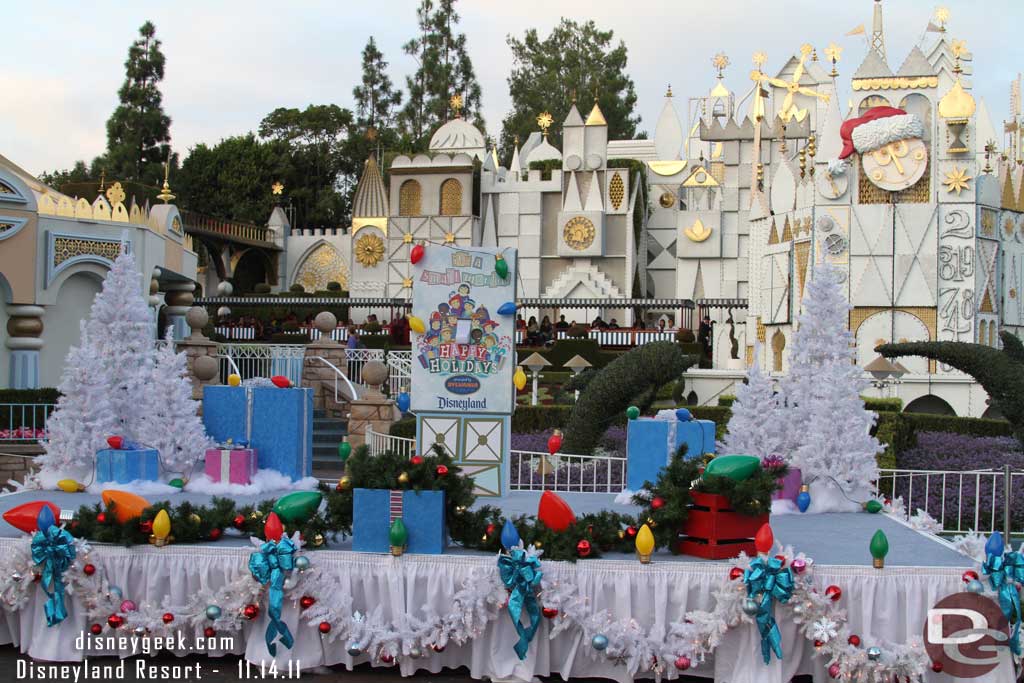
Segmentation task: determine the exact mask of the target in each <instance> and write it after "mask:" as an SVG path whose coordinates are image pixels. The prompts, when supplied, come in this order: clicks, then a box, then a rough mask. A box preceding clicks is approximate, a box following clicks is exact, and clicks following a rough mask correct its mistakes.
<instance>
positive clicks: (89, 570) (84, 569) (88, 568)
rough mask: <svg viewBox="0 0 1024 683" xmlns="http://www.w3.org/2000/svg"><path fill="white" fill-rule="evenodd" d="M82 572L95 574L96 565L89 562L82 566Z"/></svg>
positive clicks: (90, 574)
mask: <svg viewBox="0 0 1024 683" xmlns="http://www.w3.org/2000/svg"><path fill="white" fill-rule="evenodd" d="M82 572H83V573H84V574H85V575H86V576H92V575H93V574H95V573H96V565H93V564H87V565H85V566H84V567H82Z"/></svg>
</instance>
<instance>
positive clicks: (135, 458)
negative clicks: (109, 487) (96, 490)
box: [96, 448, 160, 484]
mask: <svg viewBox="0 0 1024 683" xmlns="http://www.w3.org/2000/svg"><path fill="white" fill-rule="evenodd" d="M136 479H143V480H145V481H157V480H158V479H160V457H159V455H158V454H157V451H156V449H155V448H126V449H113V448H104V449H103V450H101V451H97V452H96V483H97V484H107V483H111V482H113V483H116V484H127V483H128V482H130V481H135V480H136Z"/></svg>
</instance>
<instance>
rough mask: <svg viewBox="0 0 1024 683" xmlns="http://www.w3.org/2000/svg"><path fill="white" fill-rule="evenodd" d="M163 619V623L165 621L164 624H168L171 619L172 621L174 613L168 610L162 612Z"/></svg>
mask: <svg viewBox="0 0 1024 683" xmlns="http://www.w3.org/2000/svg"><path fill="white" fill-rule="evenodd" d="M163 619H164V623H165V624H169V623H171V622H172V621H174V615H173V614H171V613H170V612H164V617H163Z"/></svg>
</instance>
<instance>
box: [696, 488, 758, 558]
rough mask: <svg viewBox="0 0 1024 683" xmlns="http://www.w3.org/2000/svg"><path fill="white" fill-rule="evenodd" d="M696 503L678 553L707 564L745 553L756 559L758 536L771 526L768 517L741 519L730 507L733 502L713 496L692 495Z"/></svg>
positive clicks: (746, 516) (746, 517) (745, 517)
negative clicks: (761, 529)
mask: <svg viewBox="0 0 1024 683" xmlns="http://www.w3.org/2000/svg"><path fill="white" fill-rule="evenodd" d="M690 496H691V498H692V500H693V502H692V503H691V504H690V512H689V514H688V515H687V516H686V522H685V523H684V524H683V528H682V530H681V531H682V534H681V536H680V539H679V540H678V541H677V543H676V551H677V552H680V553H682V554H684V555H696V556H697V557H703V558H704V559H706V560H724V559H727V558H731V557H736V556H737V555H739V554H740V553H741V552H743V553H746V554H747V555H749V556H751V557H754V556H755V555H756V554H757V548H755V547H754V534H756V533H757V531H758V529H760V528H761V527H762V526H764V525H765V524H767V523H768V515H753V516H751V515H741V514H740V513H738V512H736V511H735V510H733V509H732V508H730V507H729V499H728V498H726V497H725V496H720V495H717V494H713V493H702V492H700V491H691V492H690Z"/></svg>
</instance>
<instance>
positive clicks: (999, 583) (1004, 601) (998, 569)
mask: <svg viewBox="0 0 1024 683" xmlns="http://www.w3.org/2000/svg"><path fill="white" fill-rule="evenodd" d="M981 570H982V571H983V572H984V573H985V575H986V576H988V580H989V583H991V584H992V590H994V591H996V593H997V594H998V596H999V609H1001V610H1002V611H1003V614H1004V615H1006V620H1007V621H1009V622H1010V624H1012V626H1011V627H1010V651H1011V652H1013V654H1015V655H1019V654H1020V652H1021V649H1020V638H1019V635H1020V620H1021V607H1020V594H1019V593H1018V592H1017V585H1016V584H1015V583H1014V581H1019V580H1021V578H1024V558H1022V557H1021V554H1020V553H1017V552H1008V553H1006V555H995V554H993V553H989V554H988V555H987V556H986V557H985V564H983V565H982V567H981Z"/></svg>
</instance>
